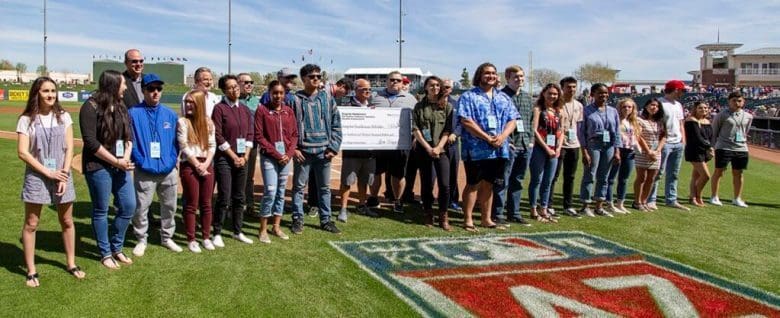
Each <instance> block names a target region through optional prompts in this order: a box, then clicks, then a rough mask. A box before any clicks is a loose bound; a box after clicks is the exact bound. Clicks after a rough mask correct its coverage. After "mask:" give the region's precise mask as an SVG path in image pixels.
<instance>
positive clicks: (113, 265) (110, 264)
mask: <svg viewBox="0 0 780 318" xmlns="http://www.w3.org/2000/svg"><path fill="white" fill-rule="evenodd" d="M100 263H101V264H103V266H105V267H106V268H108V269H119V268H120V266H119V264H117V262H116V260H115V259H114V257H113V256H110V255H109V256H106V257H103V258H102V259H100Z"/></svg>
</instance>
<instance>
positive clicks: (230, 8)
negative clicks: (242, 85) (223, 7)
mask: <svg viewBox="0 0 780 318" xmlns="http://www.w3.org/2000/svg"><path fill="white" fill-rule="evenodd" d="M232 2H233V1H232V0H228V74H230V64H231V61H230V57H231V56H230V55H231V52H230V49H231V47H232V46H233V42H232V40H231V37H230V36H231V32H230V31H231V26H232V24H233V21H232V18H233V7H232Z"/></svg>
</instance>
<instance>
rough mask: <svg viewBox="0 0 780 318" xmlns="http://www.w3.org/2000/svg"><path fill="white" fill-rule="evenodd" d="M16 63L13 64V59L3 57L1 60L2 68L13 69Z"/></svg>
mask: <svg viewBox="0 0 780 318" xmlns="http://www.w3.org/2000/svg"><path fill="white" fill-rule="evenodd" d="M13 69H14V65H13V64H11V61H9V60H6V59H3V60H0V70H13Z"/></svg>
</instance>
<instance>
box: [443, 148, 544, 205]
mask: <svg viewBox="0 0 780 318" xmlns="http://www.w3.org/2000/svg"><path fill="white" fill-rule="evenodd" d="M530 158H531V156H530V155H529V153H528V151H527V150H526V149H525V148H522V147H521V148H515V150H514V151H510V152H509V159H508V160H507V162H506V165H505V166H504V180H506V182H504V183H503V184H501V185H500V186H499V185H494V186H493V219H494V220H506V219H507V217H508V218H510V219H515V220H520V219H522V218H523V217H522V216H521V215H520V202H521V199H522V196H523V194H522V193H523V179H525V171H526V169H528V160H529V159H530ZM450 177H451V178H453V177H452V176H450ZM507 193H509V196H508V197H507ZM504 208H506V210H507V213H506V214H504Z"/></svg>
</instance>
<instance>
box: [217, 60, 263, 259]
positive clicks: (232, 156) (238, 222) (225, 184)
mask: <svg viewBox="0 0 780 318" xmlns="http://www.w3.org/2000/svg"><path fill="white" fill-rule="evenodd" d="M217 85H218V86H219V89H221V90H222V94H224V97H223V98H222V101H221V102H219V104H217V105H216V106H214V113H213V114H212V115H211V120H212V121H213V122H214V137H215V138H216V140H217V149H218V150H219V151H217V154H216V156H215V160H214V171H215V172H216V181H217V209H216V210H215V211H214V220H213V221H212V223H211V225H212V226H213V227H214V246H216V247H225V243H224V240H223V239H222V223H224V222H225V215H226V214H227V213H228V210H230V211H231V219H232V221H233V238H234V239H236V240H238V241H240V242H243V243H246V244H252V243H253V241H252V240H250V239H249V238H248V237H246V235H244V232H242V228H243V224H244V204H245V202H246V199H245V197H244V190H245V189H246V178H247V177H246V173H247V166H246V164H247V161H248V160H249V154H250V153H251V151H252V146H253V143H252V141H253V140H254V134H255V132H254V129H252V125H253V124H252V121H253V119H254V118H253V117H252V114H251V111H250V110H249V108H247V107H246V106H245V105H244V104H241V102H240V101H239V100H238V97H239V95H240V93H241V90H240V87H238V77H236V76H235V75H232V74H227V75H223V76H222V77H220V78H219V81H218V83H217Z"/></svg>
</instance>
